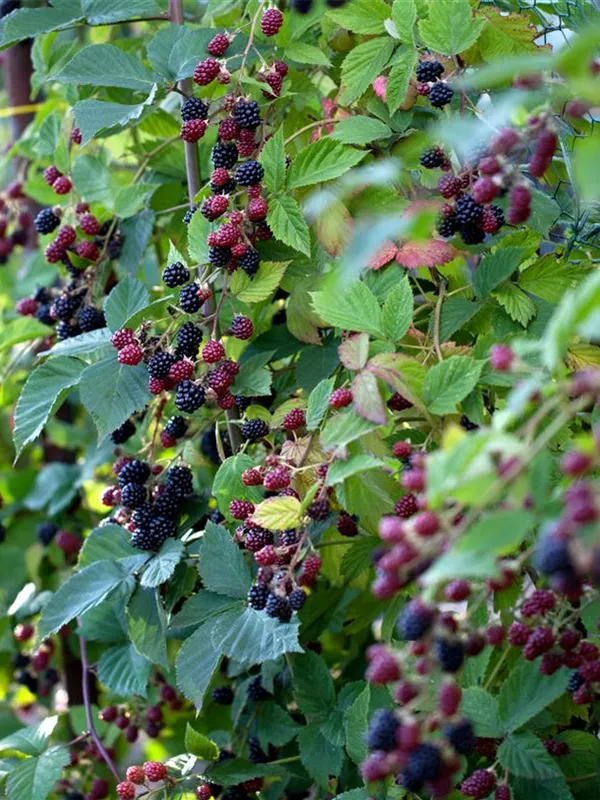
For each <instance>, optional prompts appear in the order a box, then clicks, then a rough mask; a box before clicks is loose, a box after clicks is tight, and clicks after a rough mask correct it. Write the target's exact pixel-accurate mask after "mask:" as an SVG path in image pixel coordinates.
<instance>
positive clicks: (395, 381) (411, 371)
mask: <svg viewBox="0 0 600 800" xmlns="http://www.w3.org/2000/svg"><path fill="white" fill-rule="evenodd" d="M367 369H368V370H369V371H370V372H372V373H373V374H374V375H377V377H378V378H381V380H382V381H384V382H385V383H387V385H388V386H390V387H391V388H392V389H393V390H394V391H395V392H400V394H401V395H403V396H404V397H406V399H407V400H409V401H410V402H411V403H412V404H413V405H414V406H417V408H424V403H423V386H424V383H425V374H426V372H425V367H424V366H423V365H422V364H421V363H419V362H418V361H416V360H415V359H414V358H408V357H407V356H405V355H402V354H401V353H380V354H379V355H377V356H374V357H373V358H372V359H371V360H370V361H369V363H368V364H367Z"/></svg>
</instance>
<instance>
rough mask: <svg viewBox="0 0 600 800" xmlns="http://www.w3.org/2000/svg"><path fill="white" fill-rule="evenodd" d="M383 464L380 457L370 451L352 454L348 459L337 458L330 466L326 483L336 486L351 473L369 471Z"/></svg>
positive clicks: (356, 473)
mask: <svg viewBox="0 0 600 800" xmlns="http://www.w3.org/2000/svg"><path fill="white" fill-rule="evenodd" d="M381 465H382V462H381V460H380V459H379V458H375V456H372V455H369V454H368V453H364V454H359V455H356V456H351V457H350V458H349V459H348V460H347V461H342V460H341V459H336V460H335V461H333V462H332V463H331V464H330V466H329V469H328V471H327V479H326V481H325V483H326V485H327V486H335V485H336V484H337V483H342V482H343V481H345V480H346V478H349V477H350V476H351V475H358V474H359V473H364V472H368V471H369V470H370V469H377V468H378V467H381Z"/></svg>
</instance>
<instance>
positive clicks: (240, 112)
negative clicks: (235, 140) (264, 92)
mask: <svg viewBox="0 0 600 800" xmlns="http://www.w3.org/2000/svg"><path fill="white" fill-rule="evenodd" d="M231 116H232V117H233V118H234V120H235V121H236V122H237V124H238V125H239V126H240V128H245V129H247V130H255V129H256V128H258V126H259V125H260V123H261V119H260V108H259V107H258V103H257V102H256V101H255V100H250V101H249V102H248V101H246V100H240V101H238V103H237V104H236V106H235V108H234V109H233V112H232V114H231Z"/></svg>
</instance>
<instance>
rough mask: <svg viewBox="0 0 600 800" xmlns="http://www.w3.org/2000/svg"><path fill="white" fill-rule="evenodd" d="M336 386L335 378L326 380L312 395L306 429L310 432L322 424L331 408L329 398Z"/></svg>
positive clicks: (308, 407) (309, 401)
mask: <svg viewBox="0 0 600 800" xmlns="http://www.w3.org/2000/svg"><path fill="white" fill-rule="evenodd" d="M334 386H335V378H324V379H323V380H322V381H319V383H318V384H317V385H316V386H315V388H314V389H313V390H312V392H311V393H310V395H309V397H308V404H307V406H306V427H307V428H308V430H309V431H315V430H316V429H317V428H318V427H319V425H320V424H321V422H322V420H323V417H324V416H325V414H326V412H327V409H328V408H329V397H330V396H331V393H332V392H333V387H334Z"/></svg>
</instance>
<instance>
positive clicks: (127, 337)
mask: <svg viewBox="0 0 600 800" xmlns="http://www.w3.org/2000/svg"><path fill="white" fill-rule="evenodd" d="M110 343H111V344H112V346H113V347H116V348H117V350H121V349H122V348H123V347H126V346H127V345H128V344H135V343H136V342H135V332H134V331H132V330H131V328H120V329H119V330H118V331H115V332H114V333H113V335H112V336H111V338H110Z"/></svg>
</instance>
